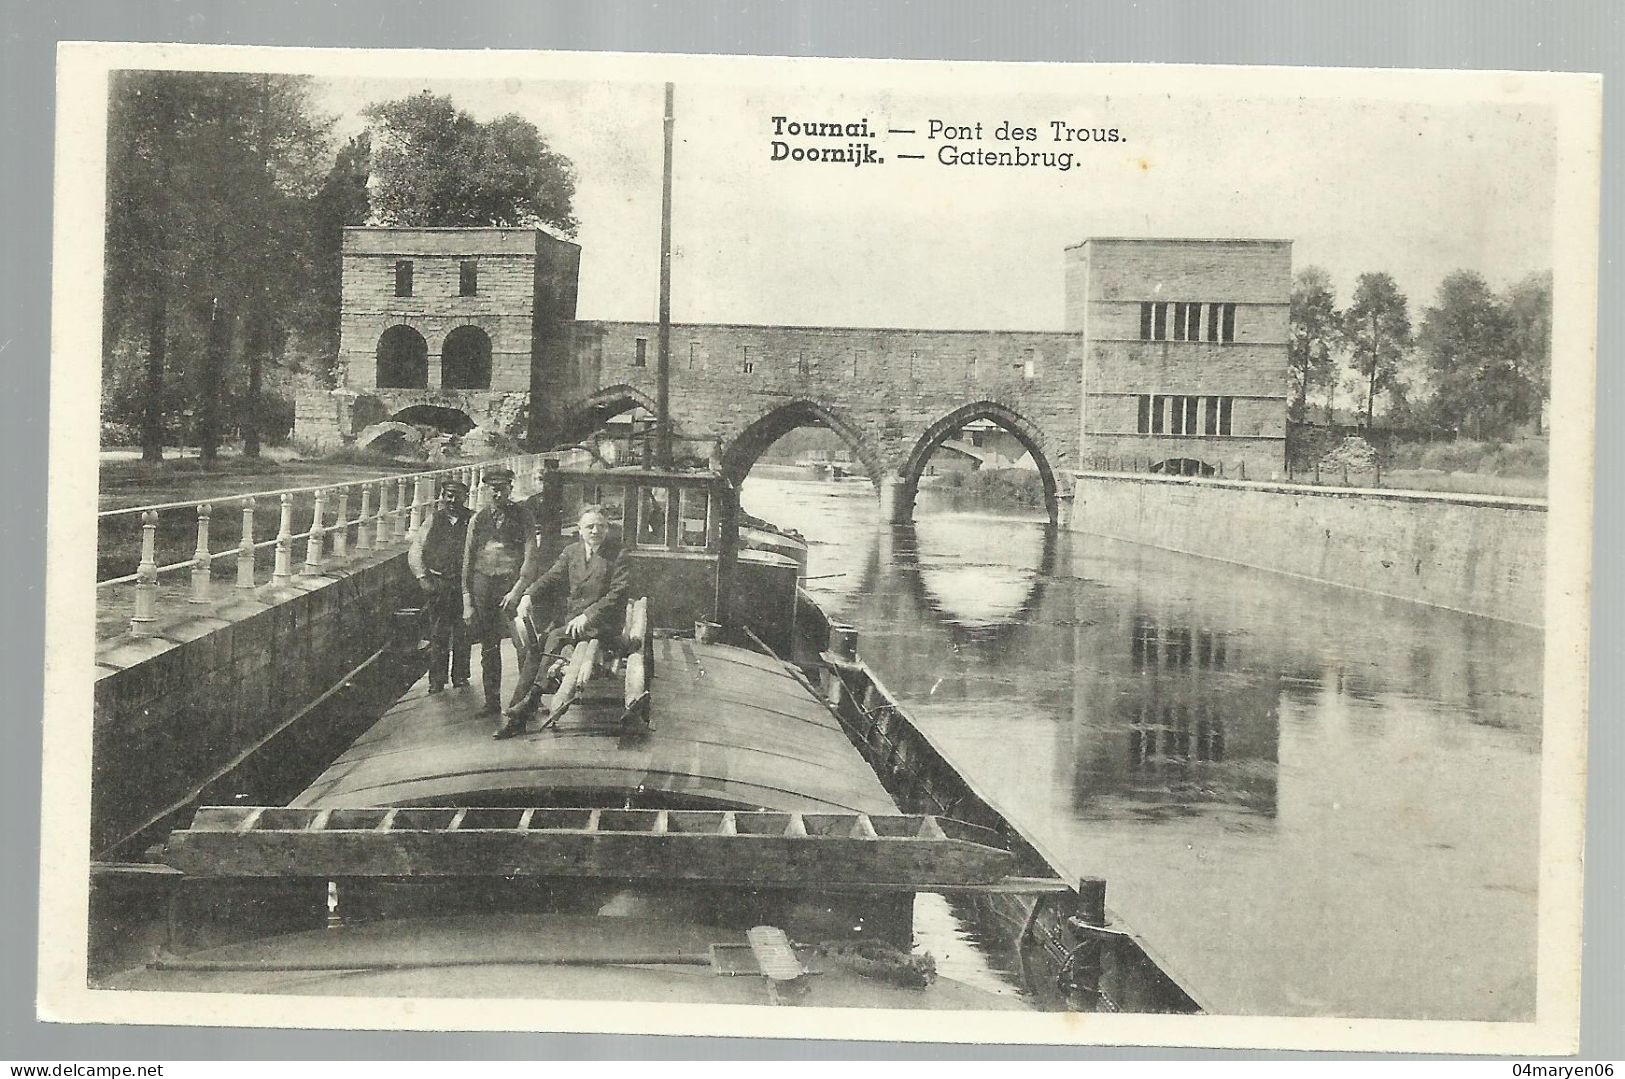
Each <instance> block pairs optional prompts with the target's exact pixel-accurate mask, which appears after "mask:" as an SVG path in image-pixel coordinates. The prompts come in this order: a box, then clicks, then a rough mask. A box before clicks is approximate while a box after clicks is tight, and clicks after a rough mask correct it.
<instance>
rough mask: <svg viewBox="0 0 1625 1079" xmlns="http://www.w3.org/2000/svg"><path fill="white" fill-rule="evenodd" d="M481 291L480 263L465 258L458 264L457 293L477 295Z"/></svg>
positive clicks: (460, 294)
mask: <svg viewBox="0 0 1625 1079" xmlns="http://www.w3.org/2000/svg"><path fill="white" fill-rule="evenodd" d="M479 292H480V264H479V263H478V262H477V261H475V260H474V259H463V260H462V261H461V262H459V263H458V264H457V295H459V296H477V295H479Z"/></svg>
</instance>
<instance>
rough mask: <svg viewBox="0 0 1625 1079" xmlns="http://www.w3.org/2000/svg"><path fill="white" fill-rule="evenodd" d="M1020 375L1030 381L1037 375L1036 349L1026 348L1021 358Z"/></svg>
mask: <svg viewBox="0 0 1625 1079" xmlns="http://www.w3.org/2000/svg"><path fill="white" fill-rule="evenodd" d="M1021 375H1022V377H1023V378H1025V379H1028V380H1029V381H1031V380H1032V379H1035V378H1037V377H1038V350H1037V349H1032V348H1030V349H1028V350H1027V354H1026V356H1025V357H1024V358H1023V360H1022V373H1021Z"/></svg>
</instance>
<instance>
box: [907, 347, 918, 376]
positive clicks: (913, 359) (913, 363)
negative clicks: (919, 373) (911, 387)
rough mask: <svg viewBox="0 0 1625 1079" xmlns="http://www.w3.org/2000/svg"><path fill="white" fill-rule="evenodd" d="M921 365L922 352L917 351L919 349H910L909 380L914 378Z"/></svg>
mask: <svg viewBox="0 0 1625 1079" xmlns="http://www.w3.org/2000/svg"><path fill="white" fill-rule="evenodd" d="M919 363H920V350H919V349H917V348H911V349H909V350H908V377H909V378H913V377H914V375H915V371H916V369H917V368H918V366H919Z"/></svg>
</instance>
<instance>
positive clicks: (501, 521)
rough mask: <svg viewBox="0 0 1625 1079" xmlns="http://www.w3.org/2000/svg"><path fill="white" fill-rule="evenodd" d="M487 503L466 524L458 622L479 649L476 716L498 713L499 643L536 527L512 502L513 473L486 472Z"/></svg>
mask: <svg viewBox="0 0 1625 1079" xmlns="http://www.w3.org/2000/svg"><path fill="white" fill-rule="evenodd" d="M481 482H482V484H483V485H484V487H485V489H486V493H487V497H488V499H489V502H488V504H487V505H486V506H485V508H484V509H482V510H480V511H479V512H478V513H476V514H474V518H473V520H471V521H470V522H469V523H468V539H467V542H466V543H465V545H464V548H463V619H464V621H466V622H467V623H468V632H469V636H470V638H471V639H472V640H474V641H477V642H479V646H480V682H481V684H482V686H483V687H484V689H485V705H484V707H483V708H481V709H480V715H493V716H494V715H496V714H497V713H498V712H500V711H501V710H502V639H503V638H504V637H506V636H507V635H508V634H507V624H508V618H509V615H510V613H511V612H512V611H513V609H514V608H515V607H517V606H518V604H519V597H520V596H521V595H522V594H523V591H524V589H523V588H522V586H521V582H522V581H526V580H530V579H532V578H533V577H534V576H535V569H534V565H535V562H536V558H537V554H536V525H535V522H534V520H533V519H532V517H531V515H530V511H529V510H528V509H526V508H525V507H524V505H522V504H521V503H518V502H515V501H514V500H513V469H511V468H503V467H501V466H497V467H494V468H488V469H486V470H485V476H484V478H483V480H482V481H481Z"/></svg>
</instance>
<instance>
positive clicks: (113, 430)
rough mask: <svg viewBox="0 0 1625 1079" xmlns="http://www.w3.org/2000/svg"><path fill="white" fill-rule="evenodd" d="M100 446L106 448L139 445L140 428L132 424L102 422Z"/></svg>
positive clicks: (110, 421)
mask: <svg viewBox="0 0 1625 1079" xmlns="http://www.w3.org/2000/svg"><path fill="white" fill-rule="evenodd" d="M101 444H102V446H103V447H106V448H114V447H123V446H139V445H141V428H139V427H137V426H136V425H135V424H133V423H117V422H114V421H112V420H103V421H102V439H101Z"/></svg>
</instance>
